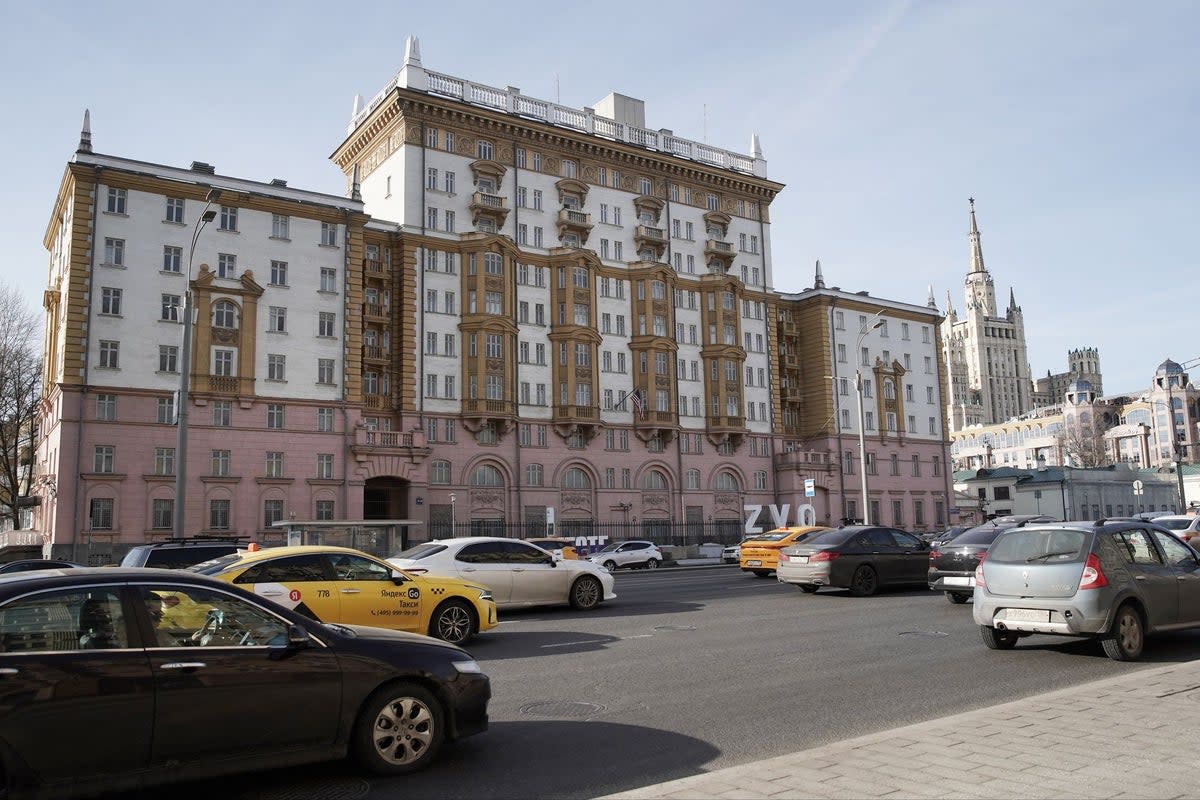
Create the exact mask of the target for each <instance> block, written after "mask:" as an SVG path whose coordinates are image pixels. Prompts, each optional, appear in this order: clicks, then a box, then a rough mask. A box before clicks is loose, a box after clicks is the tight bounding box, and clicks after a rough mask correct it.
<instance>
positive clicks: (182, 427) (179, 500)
mask: <svg viewBox="0 0 1200 800" xmlns="http://www.w3.org/2000/svg"><path fill="white" fill-rule="evenodd" d="M220 197H221V190H220V189H209V190H208V196H207V198H206V200H207V202H206V203H205V205H204V210H203V211H201V212H200V216H199V217H198V218H197V219H196V228H195V230H193V231H192V244H191V246H190V247H189V248H188V263H187V284H186V285H185V287H184V295H183V308H182V309H181V311H182V312H183V352H182V353H180V354H179V396H178V397H177V398H176V399H175V509H174V511H175V519H174V523H175V524H174V526H173V529H172V536H173V537H174V538H176V539H182V538H183V537H184V535H185V529H184V509H185V508H186V506H187V454H188V453H187V448H188V405H189V401H188V395H189V393H190V392H191V379H192V325H193V324H194V321H193V309H192V259H193V257H194V256H195V255H196V242H197V240H199V238H200V231H202V230H204V226H206V225H208V223H210V222H212V221H213V219H214V218H216V216H217V212H216V211H214V210H213V208H212V204H213V203H215V202H216V201H217V200H219V199H220Z"/></svg>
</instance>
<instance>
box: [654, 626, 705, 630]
mask: <svg viewBox="0 0 1200 800" xmlns="http://www.w3.org/2000/svg"><path fill="white" fill-rule="evenodd" d="M654 630H656V631H694V630H696V626H695V625H658V626H655V628H654Z"/></svg>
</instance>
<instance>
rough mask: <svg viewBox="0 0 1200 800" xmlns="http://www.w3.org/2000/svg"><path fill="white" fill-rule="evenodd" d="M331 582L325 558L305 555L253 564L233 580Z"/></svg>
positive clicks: (313, 554) (316, 554) (318, 555)
mask: <svg viewBox="0 0 1200 800" xmlns="http://www.w3.org/2000/svg"><path fill="white" fill-rule="evenodd" d="M325 580H329V573H328V572H327V571H326V561H325V556H324V554H322V553H305V554H304V555H298V556H285V557H283V558H270V559H267V560H266V561H259V562H258V563H257V564H252V565H251V566H250V567H249V568H248V569H247V570H246V571H245V572H243V573H242V574H241V575H238V576H237V577H236V578H234V579H233V582H234V583H300V582H305V581H325Z"/></svg>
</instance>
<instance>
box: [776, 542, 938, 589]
mask: <svg viewBox="0 0 1200 800" xmlns="http://www.w3.org/2000/svg"><path fill="white" fill-rule="evenodd" d="M928 567H929V545H927V544H926V543H925V542H923V541H921V540H920V539H919V538H917V537H916V536H913V535H912V534H911V533H908V532H907V531H902V530H898V529H896V528H886V527H883V526H876V525H852V526H849V527H845V528H838V529H836V530H832V531H824V532H822V533H818V534H817V535H816V536H812V537H810V538H808V539H805V540H804V542H803V543H802V544H794V545H791V546H790V547H785V548H784V549H783V550H781V551H780V553H779V567H778V568H777V569H776V570H775V576H776V577H777V578H778V579H779V580H780V581H781V582H783V583H794V584H796V585H797V586H799V587H800V589H801V591H804V592H809V593H811V592H815V591H817V590H818V589H820V588H821V587H822V586H836V587H841V588H844V589H849V590H850V593H851V594H853V595H856V596H859V597H863V596H866V595H872V594H875V592H877V591H878V590H879V589H880V587H883V586H901V585H911V584H924V583H925V575H926V572H927V570H928Z"/></svg>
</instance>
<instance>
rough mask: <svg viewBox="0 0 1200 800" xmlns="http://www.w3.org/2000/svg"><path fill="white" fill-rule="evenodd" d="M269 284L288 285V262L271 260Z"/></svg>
mask: <svg viewBox="0 0 1200 800" xmlns="http://www.w3.org/2000/svg"><path fill="white" fill-rule="evenodd" d="M271 285H272V286H287V285H288V262H286V261H272V262H271Z"/></svg>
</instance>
